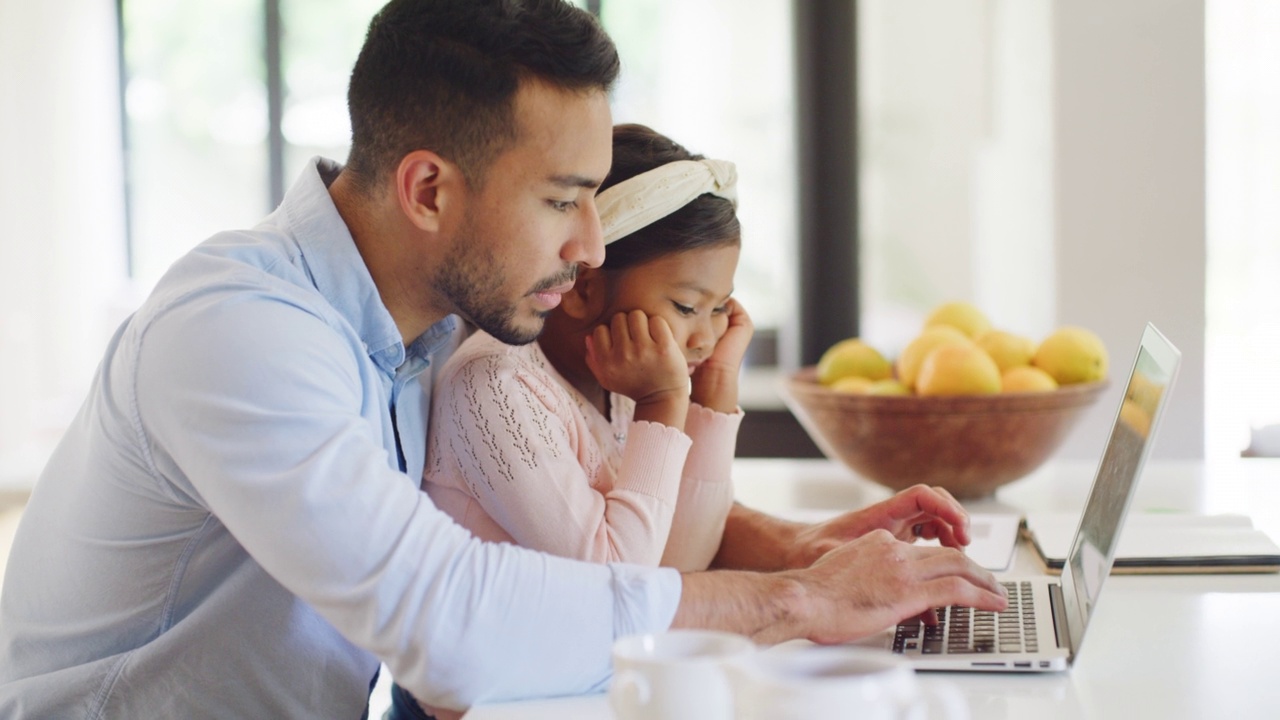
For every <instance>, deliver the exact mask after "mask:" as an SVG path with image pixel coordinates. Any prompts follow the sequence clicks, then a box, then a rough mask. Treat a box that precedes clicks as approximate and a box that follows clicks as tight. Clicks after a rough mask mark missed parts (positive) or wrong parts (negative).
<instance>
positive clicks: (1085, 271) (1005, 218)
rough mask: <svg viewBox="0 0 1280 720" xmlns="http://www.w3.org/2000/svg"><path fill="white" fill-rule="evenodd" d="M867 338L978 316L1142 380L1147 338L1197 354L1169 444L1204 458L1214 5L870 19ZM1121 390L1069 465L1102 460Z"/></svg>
mask: <svg viewBox="0 0 1280 720" xmlns="http://www.w3.org/2000/svg"><path fill="white" fill-rule="evenodd" d="M859 7H860V10H859V42H860V43H861V47H860V51H859V52H860V55H859V61H860V68H859V72H860V75H859V80H860V83H861V87H860V91H861V98H860V102H861V108H860V112H861V117H860V122H861V125H862V131H863V136H862V138H861V143H860V148H861V151H862V163H863V175H862V178H861V179H862V182H863V186H862V188H861V193H862V195H861V200H862V211H863V218H862V233H863V250H862V251H863V267H864V278H863V307H864V309H865V310H864V335H866V336H867V337H869V338H870V339H871V340H872V341H873V342H878V343H879V344H880V345H882V346H884V347H886V348H887V349H888V350H889V351H890V352H894V351H896V350H898V349H900V348H901V346H902V345H903V344H905V342H906V341H907V340H909V339H910V337H912V336H913V335H914V334H915V332H917V331H918V329H919V323H920V321H921V320H922V318H923V315H924V313H926V312H927V311H928V310H929V309H930V308H931V307H932V306H933V305H935V304H936V303H939V302H942V301H944V300H949V299H956V298H959V299H968V300H971V301H973V302H975V303H976V304H978V305H979V306H980V307H981V308H983V309H984V310H985V311H986V312H987V313H988V314H989V315H990V316H991V319H992V321H993V323H995V324H996V325H997V326H1000V327H1003V328H1006V329H1009V330H1013V331H1016V332H1020V333H1023V334H1027V335H1030V336H1032V337H1035V338H1041V337H1044V336H1045V335H1047V334H1048V333H1049V332H1050V331H1051V330H1052V329H1053V328H1054V327H1057V326H1059V325H1063V324H1077V325H1083V326H1085V327H1088V328H1091V329H1092V330H1094V331H1095V332H1097V333H1098V334H1099V335H1100V336H1101V337H1102V340H1103V342H1104V343H1105V344H1106V346H1107V348H1108V349H1109V350H1110V352H1111V355H1112V362H1113V367H1114V370H1113V373H1112V376H1113V377H1116V376H1123V374H1124V373H1125V372H1126V371H1127V369H1128V364H1129V363H1130V362H1131V360H1132V354H1133V352H1134V350H1135V348H1136V342H1137V339H1138V337H1139V335H1140V333H1141V330H1142V326H1143V324H1144V323H1145V322H1146V321H1147V320H1152V321H1154V322H1155V323H1156V324H1157V326H1159V327H1160V328H1161V329H1162V330H1164V331H1165V332H1166V334H1168V335H1169V336H1170V338H1171V339H1172V340H1173V341H1174V342H1175V343H1176V344H1177V345H1178V346H1179V347H1180V348H1181V349H1182V350H1183V353H1184V366H1183V371H1182V375H1181V378H1180V380H1179V384H1178V388H1177V391H1176V392H1175V395H1174V400H1173V402H1172V404H1171V407H1170V413H1169V415H1168V416H1167V417H1166V421H1165V425H1164V428H1163V430H1162V433H1161V438H1160V440H1159V441H1158V447H1157V450H1156V452H1157V454H1159V455H1162V456H1165V457H1201V456H1202V455H1203V452H1204V419H1203V418H1204V335H1205V320H1204V316H1205V282H1204V257H1205V236H1204V202H1205V171H1204V147H1205V142H1204V7H1203V2H1202V0H1123V1H1122V2H1111V1H1108V0H861V2H860V4H859ZM1120 392H1121V388H1119V387H1118V386H1114V387H1112V388H1111V389H1110V390H1109V394H1108V395H1106V396H1105V397H1104V398H1103V399H1102V400H1101V401H1099V403H1098V404H1097V405H1096V406H1095V408H1094V409H1093V410H1091V414H1090V415H1089V417H1087V418H1086V419H1085V420H1084V421H1083V422H1082V423H1081V424H1080V426H1079V428H1078V430H1077V431H1076V432H1075V433H1074V435H1073V436H1072V437H1071V438H1070V439H1069V440H1068V441H1067V443H1066V445H1065V446H1064V447H1063V449H1062V450H1061V451H1060V455H1061V456H1064V457H1083V458H1093V457H1097V456H1098V454H1099V451H1100V449H1101V446H1102V443H1103V442H1104V441H1105V434H1106V430H1107V429H1108V427H1109V426H1110V423H1111V420H1112V415H1113V413H1114V410H1115V407H1116V405H1117V403H1118V396H1119V393H1120Z"/></svg>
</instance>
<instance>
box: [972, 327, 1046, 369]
mask: <svg viewBox="0 0 1280 720" xmlns="http://www.w3.org/2000/svg"><path fill="white" fill-rule="evenodd" d="M973 341H974V342H975V343H977V344H978V347H980V348H982V349H983V350H986V351H987V354H988V355H990V356H991V359H992V360H995V361H996V365H997V366H999V368H1000V372H1002V373H1003V372H1005V371H1007V370H1008V369H1009V368H1015V367H1019V366H1021V365H1030V364H1031V356H1032V355H1035V353H1036V344H1035V342H1034V341H1032V339H1031V338H1029V337H1024V336H1022V335H1016V334H1014V333H1011V332H1006V331H1004V330H988V331H986V332H984V333H982V334H981V335H979V336H978V337H976V338H974V339H973Z"/></svg>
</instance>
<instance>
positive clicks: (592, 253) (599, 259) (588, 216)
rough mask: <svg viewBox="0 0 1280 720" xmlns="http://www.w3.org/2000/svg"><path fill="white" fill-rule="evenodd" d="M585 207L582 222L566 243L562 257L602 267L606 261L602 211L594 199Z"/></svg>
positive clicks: (588, 265)
mask: <svg viewBox="0 0 1280 720" xmlns="http://www.w3.org/2000/svg"><path fill="white" fill-rule="evenodd" d="M583 209H584V212H583V213H582V215H581V222H579V223H578V227H577V228H576V231H575V232H574V235H573V237H571V238H569V242H567V243H566V244H565V248H564V252H563V254H562V256H561V257H562V259H564V260H565V261H566V262H571V263H582V264H583V265H586V266H587V267H600V265H601V264H603V263H604V231H603V230H601V228H600V213H599V212H598V211H597V210H596V204H595V202H593V201H587V203H586V204H585V206H584V208H583Z"/></svg>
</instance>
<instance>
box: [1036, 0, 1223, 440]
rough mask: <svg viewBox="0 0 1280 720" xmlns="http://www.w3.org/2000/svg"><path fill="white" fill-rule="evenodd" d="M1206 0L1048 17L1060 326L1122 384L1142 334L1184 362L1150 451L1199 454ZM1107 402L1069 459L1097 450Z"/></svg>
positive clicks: (1140, 2) (1099, 6) (1100, 4)
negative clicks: (1098, 353)
mask: <svg viewBox="0 0 1280 720" xmlns="http://www.w3.org/2000/svg"><path fill="white" fill-rule="evenodd" d="M1204 18H1205V12H1204V2H1203V0H1123V2H1116V1H1115V0H1058V2H1056V3H1055V5H1054V22H1053V28H1054V34H1053V45H1054V48H1055V63H1054V75H1053V81H1054V83H1053V84H1054V138H1055V141H1054V150H1055V155H1054V161H1055V172H1054V186H1055V191H1054V198H1055V220H1054V234H1055V239H1054V242H1055V247H1056V252H1055V257H1056V280H1057V293H1056V298H1055V300H1056V304H1057V316H1058V318H1059V319H1060V320H1061V321H1064V322H1072V323H1078V324H1081V325H1085V326H1087V327H1091V328H1093V329H1095V330H1096V331H1097V332H1098V334H1099V335H1101V336H1102V339H1103V341H1104V342H1105V343H1106V344H1107V347H1109V348H1111V349H1112V351H1113V355H1114V356H1115V357H1114V364H1115V366H1116V374H1118V373H1120V372H1123V371H1124V370H1127V368H1128V363H1129V362H1131V360H1132V352H1133V350H1132V349H1133V346H1134V342H1135V340H1136V338H1137V335H1138V332H1139V330H1140V329H1141V327H1142V324H1143V323H1144V322H1146V321H1147V320H1151V321H1153V322H1155V324H1156V325H1157V327H1159V328H1160V329H1161V330H1163V331H1164V332H1165V334H1166V335H1168V336H1169V338H1170V339H1171V340H1172V341H1173V343H1174V344H1175V345H1177V346H1178V347H1179V348H1180V349H1181V350H1182V353H1183V364H1182V370H1181V373H1180V376H1179V379H1178V385H1177V387H1176V389H1175V391H1174V394H1173V395H1172V399H1171V402H1170V405H1169V409H1168V411H1167V412H1168V414H1167V415H1166V416H1165V420H1164V425H1163V429H1162V430H1161V431H1160V437H1159V440H1158V441H1157V443H1158V444H1157V452H1158V453H1159V454H1160V455H1162V456H1165V457H1192V458H1195V457H1202V456H1203V454H1204V356H1205V349H1204V338H1205V162H1204V154H1205V90H1204V78H1205V72H1204V68H1205V65H1204V37H1205V25H1204ZM1112 390H1113V395H1112V396H1111V397H1110V398H1108V399H1104V401H1103V402H1101V403H1100V404H1099V406H1098V407H1096V408H1095V409H1094V412H1093V414H1092V417H1091V418H1090V420H1091V422H1090V423H1089V425H1090V426H1089V427H1087V428H1086V429H1088V430H1091V431H1092V432H1084V433H1079V434H1077V436H1076V438H1073V440H1074V441H1075V442H1074V444H1073V445H1072V446H1070V447H1069V448H1068V450H1074V449H1078V450H1081V451H1084V452H1085V454H1089V453H1088V451H1089V450H1090V449H1092V448H1097V447H1101V444H1102V442H1103V441H1104V440H1105V437H1104V435H1105V429H1106V426H1107V425H1108V423H1109V422H1110V420H1111V415H1112V409H1113V407H1114V405H1112V402H1113V401H1114V399H1115V398H1116V397H1118V393H1119V392H1120V389H1119V388H1112Z"/></svg>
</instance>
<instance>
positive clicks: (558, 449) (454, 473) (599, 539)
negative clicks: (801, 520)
mask: <svg viewBox="0 0 1280 720" xmlns="http://www.w3.org/2000/svg"><path fill="white" fill-rule="evenodd" d="M555 382H556V381H555V380H554V379H553V378H551V377H548V376H545V375H543V374H542V373H537V372H534V371H532V370H528V369H525V368H524V367H523V366H522V365H521V363H520V362H519V361H518V359H517V358H514V357H513V356H511V355H509V354H502V353H494V354H486V355H479V356H476V357H469V358H467V359H466V361H465V362H463V363H462V364H461V365H460V366H459V367H457V368H456V370H455V369H454V368H452V367H451V368H450V371H449V372H447V373H445V378H444V379H443V382H442V383H441V385H440V386H439V387H437V388H436V401H435V406H434V409H433V420H432V433H433V434H435V437H434V438H433V448H434V450H433V452H438V453H440V454H441V456H440V457H437V458H434V459H433V460H432V462H431V463H430V465H431V468H430V469H429V470H428V475H427V477H426V482H427V483H428V484H431V483H441V484H447V485H449V486H452V487H455V488H462V489H464V490H465V492H467V493H468V494H470V495H471V496H472V497H473V498H474V499H475V500H476V502H477V503H478V504H479V506H480V508H481V509H483V511H484V512H485V514H487V515H488V516H489V517H490V518H491V519H492V520H493V521H494V522H496V523H497V524H498V525H500V526H501V527H502V529H503V530H505V531H506V532H507V534H509V535H510V536H511V538H512V539H513V540H514V541H515V542H516V543H518V544H520V545H523V546H525V547H530V548H535V549H538V550H544V551H546V552H550V553H554V554H556V555H561V556H564V557H570V558H577V559H580V560H588V561H591V562H628V563H636V564H641V565H657V564H658V561H659V560H660V559H661V557H662V552H663V548H664V546H665V545H666V542H667V536H668V534H669V532H670V529H671V518H672V515H673V513H674V512H675V507H676V496H677V494H678V492H679V488H680V473H681V469H682V468H683V466H684V463H685V458H686V457H687V454H688V451H689V445H690V440H689V438H688V436H686V435H685V434H684V433H682V432H680V431H679V430H676V429H674V428H671V427H668V426H666V425H661V424H658V423H650V422H640V423H635V424H633V425H632V426H631V428H630V430H629V432H628V438H627V442H626V445H625V448H624V450H623V455H622V460H621V463H620V466H619V468H618V475H617V478H616V481H615V482H614V483H613V486H612V487H606V488H603V489H601V488H598V487H595V486H593V484H592V478H591V477H589V476H588V471H587V469H586V468H584V467H583V461H584V457H586V456H588V455H590V454H591V453H593V452H595V450H594V446H592V447H590V448H589V447H585V446H586V445H588V444H591V443H593V442H594V441H593V440H592V439H591V438H590V433H589V432H588V431H587V430H586V429H585V427H584V425H583V420H582V418H581V417H580V416H578V411H577V409H576V407H574V406H573V404H572V403H571V402H569V401H568V400H567V399H565V398H564V396H563V395H562V394H561V393H558V392H556V391H555V388H553V387H552V385H554V383H555ZM435 473H440V474H442V475H444V476H445V477H433V475H434V474H435Z"/></svg>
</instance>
